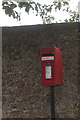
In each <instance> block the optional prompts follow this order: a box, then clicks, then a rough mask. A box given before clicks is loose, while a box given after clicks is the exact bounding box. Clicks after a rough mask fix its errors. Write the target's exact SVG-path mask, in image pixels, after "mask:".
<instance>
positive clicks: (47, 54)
mask: <svg viewBox="0 0 80 120" xmlns="http://www.w3.org/2000/svg"><path fill="white" fill-rule="evenodd" d="M53 55H54V54H42V56H53Z"/></svg>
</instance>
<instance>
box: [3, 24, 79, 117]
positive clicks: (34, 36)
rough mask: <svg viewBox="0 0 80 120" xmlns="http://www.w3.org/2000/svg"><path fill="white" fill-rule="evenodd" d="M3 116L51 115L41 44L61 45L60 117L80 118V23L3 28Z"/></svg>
mask: <svg viewBox="0 0 80 120" xmlns="http://www.w3.org/2000/svg"><path fill="white" fill-rule="evenodd" d="M2 33H3V37H2V43H3V44H2V49H3V51H2V54H3V59H2V62H3V63H2V76H3V81H2V85H3V88H2V91H3V92H2V95H3V96H2V100H3V101H2V102H3V106H2V116H3V118H14V117H15V118H49V119H50V117H51V91H50V90H51V89H50V87H47V86H46V87H45V86H41V69H40V47H43V46H57V47H59V48H60V49H61V51H62V56H63V85H61V86H56V87H55V88H54V89H55V90H54V92H55V115H56V118H78V39H79V38H78V23H72V24H71V23H68V24H50V25H36V26H21V27H3V29H2Z"/></svg>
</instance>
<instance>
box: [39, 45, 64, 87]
mask: <svg viewBox="0 0 80 120" xmlns="http://www.w3.org/2000/svg"><path fill="white" fill-rule="evenodd" d="M40 60H41V78H42V85H43V86H56V85H61V84H62V83H63V69H62V53H61V51H60V49H59V48H57V47H44V48H41V49H40Z"/></svg>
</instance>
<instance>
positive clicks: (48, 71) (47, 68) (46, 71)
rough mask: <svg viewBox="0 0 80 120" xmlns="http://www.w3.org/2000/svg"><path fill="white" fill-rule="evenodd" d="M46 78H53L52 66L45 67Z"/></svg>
mask: <svg viewBox="0 0 80 120" xmlns="http://www.w3.org/2000/svg"><path fill="white" fill-rule="evenodd" d="M45 78H46V79H50V78H51V66H45Z"/></svg>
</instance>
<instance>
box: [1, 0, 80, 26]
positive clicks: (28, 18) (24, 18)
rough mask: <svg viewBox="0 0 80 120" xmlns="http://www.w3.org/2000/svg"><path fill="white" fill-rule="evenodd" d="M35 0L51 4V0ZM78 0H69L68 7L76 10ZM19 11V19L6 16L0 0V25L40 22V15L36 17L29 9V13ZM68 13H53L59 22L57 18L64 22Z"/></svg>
mask: <svg viewBox="0 0 80 120" xmlns="http://www.w3.org/2000/svg"><path fill="white" fill-rule="evenodd" d="M34 1H35V2H37V1H38V2H39V3H41V4H45V3H46V4H51V3H52V1H53V0H34ZM79 1H80V0H70V9H72V10H76V7H77V6H78V2H79ZM17 10H18V11H19V12H20V13H21V21H17V20H15V19H13V18H12V17H8V15H6V14H5V12H4V10H3V9H2V1H1V0H0V26H21V25H35V24H42V23H43V22H42V19H41V17H39V16H38V17H36V16H35V14H34V13H33V12H32V11H30V14H29V15H28V14H27V13H26V12H25V11H24V9H22V10H20V9H19V8H18V9H17ZM69 17H70V16H69V13H66V12H63V11H59V12H57V13H55V19H56V21H57V22H58V23H59V22H60V21H59V18H60V19H61V20H62V21H61V22H64V19H66V18H69ZM56 21H55V22H56Z"/></svg>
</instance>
